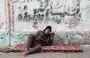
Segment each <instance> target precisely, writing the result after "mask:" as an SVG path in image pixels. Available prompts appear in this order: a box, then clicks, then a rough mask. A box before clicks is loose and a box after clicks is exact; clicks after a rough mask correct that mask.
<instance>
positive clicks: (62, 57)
mask: <svg viewBox="0 0 90 58" xmlns="http://www.w3.org/2000/svg"><path fill="white" fill-rule="evenodd" d="M81 47H82V48H83V50H84V52H80V53H64V52H45V53H37V54H31V55H28V56H26V57H24V56H22V55H21V53H1V52H0V58H1V57H2V58H90V45H81Z"/></svg>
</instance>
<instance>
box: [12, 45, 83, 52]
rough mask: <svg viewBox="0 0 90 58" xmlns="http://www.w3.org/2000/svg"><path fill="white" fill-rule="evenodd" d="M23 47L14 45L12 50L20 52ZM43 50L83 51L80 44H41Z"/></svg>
mask: <svg viewBox="0 0 90 58" xmlns="http://www.w3.org/2000/svg"><path fill="white" fill-rule="evenodd" d="M23 49H24V45H23V44H19V45H16V47H15V48H14V49H12V50H13V51H14V52H21V51H22V50H23ZM42 49H43V52H83V49H81V47H80V45H68V44H64V45H62V44H55V45H52V46H43V47H42Z"/></svg>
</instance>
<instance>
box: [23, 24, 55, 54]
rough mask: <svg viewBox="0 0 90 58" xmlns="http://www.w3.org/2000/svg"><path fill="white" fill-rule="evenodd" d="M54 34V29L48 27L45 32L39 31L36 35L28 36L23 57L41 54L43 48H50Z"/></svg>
mask: <svg viewBox="0 0 90 58" xmlns="http://www.w3.org/2000/svg"><path fill="white" fill-rule="evenodd" d="M53 36H54V33H52V27H51V26H47V27H46V28H45V29H44V30H43V31H38V32H37V33H36V34H34V35H33V34H31V35H29V36H28V41H27V43H26V47H25V52H23V55H24V56H26V55H27V54H32V53H36V52H40V51H41V50H42V46H50V45H52V44H53V40H54V39H53V38H54V37H53Z"/></svg>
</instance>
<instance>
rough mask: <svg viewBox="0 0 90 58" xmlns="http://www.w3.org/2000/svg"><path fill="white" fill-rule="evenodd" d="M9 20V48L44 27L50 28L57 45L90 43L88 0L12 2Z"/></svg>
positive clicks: (28, 0) (14, 0)
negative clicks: (48, 26)
mask: <svg viewBox="0 0 90 58" xmlns="http://www.w3.org/2000/svg"><path fill="white" fill-rule="evenodd" d="M10 18H11V19H10V20H11V21H10V31H11V32H10V34H11V35H10V38H11V40H10V41H11V44H12V45H14V44H17V43H20V42H21V43H23V42H24V41H25V40H26V39H25V38H27V36H24V34H29V33H31V32H37V31H38V30H43V29H44V28H45V27H46V26H47V25H51V26H52V27H53V32H55V34H56V36H55V40H56V42H57V41H58V42H59V43H78V44H90V43H89V42H90V37H89V35H90V1H89V0H12V1H10ZM22 36H24V37H25V38H24V37H23V39H22ZM18 38H19V39H18ZM20 38H21V39H20Z"/></svg>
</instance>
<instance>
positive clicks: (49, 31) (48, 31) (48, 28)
mask: <svg viewBox="0 0 90 58" xmlns="http://www.w3.org/2000/svg"><path fill="white" fill-rule="evenodd" d="M51 31H52V27H51V26H47V27H46V28H45V29H44V32H45V34H50V33H51Z"/></svg>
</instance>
